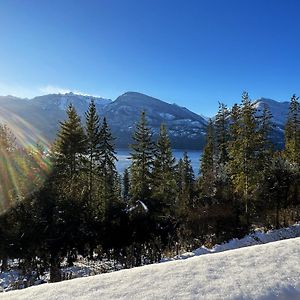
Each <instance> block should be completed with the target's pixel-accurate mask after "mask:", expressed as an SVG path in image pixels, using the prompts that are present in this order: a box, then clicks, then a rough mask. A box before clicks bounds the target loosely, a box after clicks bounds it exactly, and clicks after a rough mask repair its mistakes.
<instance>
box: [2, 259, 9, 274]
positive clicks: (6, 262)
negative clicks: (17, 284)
mask: <svg viewBox="0 0 300 300" xmlns="http://www.w3.org/2000/svg"><path fill="white" fill-rule="evenodd" d="M7 265H8V259H7V257H4V258H2V264H1V273H2V272H5V271H7Z"/></svg>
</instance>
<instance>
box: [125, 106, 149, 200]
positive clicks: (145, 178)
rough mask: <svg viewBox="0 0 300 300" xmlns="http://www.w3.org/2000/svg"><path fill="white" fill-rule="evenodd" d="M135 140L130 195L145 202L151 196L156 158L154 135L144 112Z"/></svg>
mask: <svg viewBox="0 0 300 300" xmlns="http://www.w3.org/2000/svg"><path fill="white" fill-rule="evenodd" d="M133 140H134V143H133V144H132V145H131V148H132V152H131V160H132V164H131V166H130V173H131V182H130V195H131V197H132V198H133V200H141V201H144V200H145V199H149V198H150V196H151V193H150V185H151V180H152V177H151V171H152V167H153V157H154V145H153V142H152V133H151V130H150V128H149V127H148V125H147V121H146V115H145V112H144V111H143V112H142V114H141V118H140V121H139V123H138V124H137V125H136V129H135V132H134V134H133Z"/></svg>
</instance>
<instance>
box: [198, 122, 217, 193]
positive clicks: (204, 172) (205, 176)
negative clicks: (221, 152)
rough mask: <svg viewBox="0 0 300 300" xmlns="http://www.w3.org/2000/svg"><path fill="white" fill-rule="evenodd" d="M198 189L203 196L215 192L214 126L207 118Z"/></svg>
mask: <svg viewBox="0 0 300 300" xmlns="http://www.w3.org/2000/svg"><path fill="white" fill-rule="evenodd" d="M200 175H201V177H200V189H201V194H202V195H203V196H205V197H213V196H214V193H215V181H216V180H215V160H214V128H213V122H212V120H209V122H208V125H207V133H206V145H205V147H204V151H203V155H202V159H201V168H200Z"/></svg>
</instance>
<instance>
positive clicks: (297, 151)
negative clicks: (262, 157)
mask: <svg viewBox="0 0 300 300" xmlns="http://www.w3.org/2000/svg"><path fill="white" fill-rule="evenodd" d="M298 100H299V97H296V95H293V96H292V98H291V103H290V107H289V114H288V120H287V123H286V126H285V156H286V158H287V159H288V160H289V162H290V163H296V164H298V165H300V105H299V101H298Z"/></svg>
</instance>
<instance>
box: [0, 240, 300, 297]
mask: <svg viewBox="0 0 300 300" xmlns="http://www.w3.org/2000/svg"><path fill="white" fill-rule="evenodd" d="M299 258H300V238H294V239H288V240H284V241H278V242H272V243H268V244H264V245H255V246H251V247H246V248H241V249H236V250H229V251H225V252H222V253H214V254H212V255H202V256H196V257H192V258H190V259H186V260H177V261H172V262H168V263H163V264H154V265H148V266H144V267H139V268H133V269H130V270H122V271H118V272H114V273H109V274H102V275H96V276H91V277H87V278H78V279H74V280H68V281H64V282H59V283H53V284H43V285H39V286H36V287H30V288H27V289H23V290H18V291H11V292H8V293H2V294H1V296H0V298H1V299H3V300H18V299H20V300H21V299H22V300H26V299H28V300H39V299H43V300H47V299H59V300H60V299H61V300H67V299H68V300H69V299H77V300H87V299H93V300H94V299H275V298H276V299H300V262H299Z"/></svg>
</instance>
